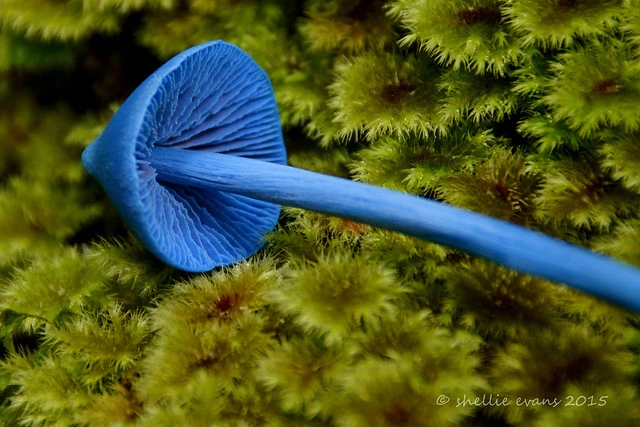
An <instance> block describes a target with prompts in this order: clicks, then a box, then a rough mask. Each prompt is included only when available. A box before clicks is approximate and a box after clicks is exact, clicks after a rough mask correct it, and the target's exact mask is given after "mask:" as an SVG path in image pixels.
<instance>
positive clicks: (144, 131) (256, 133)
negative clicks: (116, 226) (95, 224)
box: [82, 41, 286, 272]
mask: <svg viewBox="0 0 640 427" xmlns="http://www.w3.org/2000/svg"><path fill="white" fill-rule="evenodd" d="M155 147H173V148H183V149H191V150H198V151H201V152H215V153H226V154H229V155H232V156H245V157H248V158H253V159H259V160H262V161H264V162H273V163H279V164H285V163H286V152H285V148H284V143H283V140H282V130H281V126H280V116H279V113H278V109H277V106H276V101H275V98H274V96H273V89H272V87H271V82H270V81H269V78H268V77H267V75H266V74H265V73H264V71H263V70H262V69H261V68H260V67H259V66H258V65H257V64H256V63H255V62H254V61H253V59H252V58H251V57H250V56H249V55H247V54H246V53H244V52H243V51H242V50H240V49H239V48H237V47H236V46H233V45H231V44H228V43H225V42H222V41H214V42H209V43H205V44H202V45H199V46H196V47H193V48H191V49H188V50H186V51H184V52H182V53H180V54H179V55H177V56H175V57H174V58H172V59H171V60H169V61H168V62H167V63H165V64H164V65H163V66H162V67H160V68H159V69H158V70H157V71H156V72H154V73H153V74H152V75H151V76H150V77H149V78H147V79H146V80H145V81H144V82H143V83H142V84H141V85H140V86H139V87H138V88H137V89H136V90H135V91H134V92H133V93H132V94H131V96H130V97H129V98H128V99H127V100H126V101H125V102H124V104H123V105H122V107H121V108H120V109H119V110H118V111H117V112H116V114H115V115H114V116H113V118H112V119H111V121H110V122H109V124H108V125H107V127H106V128H105V130H104V132H103V133H102V134H101V135H100V136H99V137H98V138H97V139H96V140H95V141H94V142H93V143H92V144H91V145H90V146H89V147H88V148H87V149H86V150H85V152H84V153H83V155H82V163H83V165H84V167H85V169H86V170H87V171H88V172H89V173H90V174H91V175H93V176H94V177H96V178H97V179H98V181H100V183H101V184H102V186H103V188H104V189H105V191H106V192H107V194H108V195H109V197H110V198H111V200H112V201H113V203H114V205H115V206H116V208H117V210H118V211H119V213H120V215H121V216H122V218H123V219H124V221H125V223H126V224H127V226H128V228H129V229H130V230H131V231H132V232H133V234H134V235H135V236H136V237H137V238H138V239H139V240H140V241H141V242H142V243H143V244H144V245H145V246H146V247H147V248H148V249H149V250H150V251H151V252H152V253H153V254H154V255H155V256H157V257H158V258H159V259H160V260H162V261H164V262H165V263H167V264H169V265H171V266H174V267H176V268H178V269H181V270H185V271H190V272H201V271H208V270H212V269H213V268H215V267H218V266H222V265H229V264H233V263H235V262H238V261H241V260H243V259H245V258H247V257H248V256H250V255H252V254H253V253H255V252H256V251H257V250H258V249H260V248H261V247H262V245H263V241H262V239H263V237H264V235H265V234H266V233H267V232H268V231H271V230H273V228H274V227H275V224H276V222H277V220H278V217H279V214H280V206H278V205H275V204H272V203H269V202H264V201H260V200H255V199H250V198H247V197H244V196H242V195H237V194H232V193H222V192H219V191H217V190H215V189H202V188H198V189H196V188H193V187H181V186H173V185H170V184H169V185H161V184H159V183H158V182H157V181H156V173H155V171H154V169H153V168H152V167H151V166H150V161H149V156H150V154H151V152H152V150H153V149H154V148H155Z"/></svg>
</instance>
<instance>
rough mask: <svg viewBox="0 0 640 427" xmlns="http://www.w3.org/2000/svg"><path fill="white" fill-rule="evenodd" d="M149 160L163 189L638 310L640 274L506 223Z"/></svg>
mask: <svg viewBox="0 0 640 427" xmlns="http://www.w3.org/2000/svg"><path fill="white" fill-rule="evenodd" d="M149 160H150V163H151V166H152V167H153V168H154V169H155V170H156V173H157V180H158V181H160V182H164V183H167V184H176V185H179V186H189V187H198V188H207V189H215V190H219V191H224V192H231V193H236V194H240V195H243V196H247V197H250V198H253V199H259V200H263V201H268V202H272V203H276V204H282V205H287V206H293V207H298V208H304V209H309V210H313V211H317V212H323V213H327V214H330V215H335V216H339V217H342V218H347V219H350V220H353V221H357V222H362V223H366V224H369V225H373V226H377V227H381V228H385V229H388V230H394V231H399V232H401V233H404V234H408V235H411V236H415V237H419V238H422V239H426V240H429V241H433V242H436V243H440V244H443V245H446V246H450V247H453V248H457V249H461V250H463V251H465V252H468V253H470V254H473V255H477V256H479V257H482V258H486V259H489V260H491V261H494V262H496V263H498V264H501V265H503V266H505V267H508V268H511V269H514V270H516V271H519V272H522V273H527V274H531V275H533V276H538V277H541V278H544V279H548V280H551V281H554V282H560V283H565V284H567V285H569V286H572V287H573V288H575V289H579V290H581V291H584V292H587V293H590V294H592V295H595V296H598V297H601V298H604V299H607V300H609V301H612V302H614V303H617V304H619V305H622V306H624V307H627V308H629V309H632V310H636V311H640V270H638V269H636V268H634V267H631V266H629V265H626V264H624V263H621V262H618V261H616V260H614V259H611V258H608V257H605V256H603V255H600V254H597V253H595V252H592V251H589V250H587V249H583V248H580V247H578V246H574V245H571V244H569V243H567V242H564V241H561V240H558V239H555V238H552V237H549V236H547V235H544V234H542V233H539V232H536V231H533V230H530V229H527V228H524V227H521V226H518V225H514V224H511V223H508V222H506V221H502V220H498V219H495V218H491V217H487V216H485V215H481V214H478V213H474V212H470V211H465V210H462V209H459V208H455V207H452V206H449V205H446V204H443V203H440V202H436V201H433V200H428V199H424V198H421V197H417V196H413V195H409V194H404V193H401V192H398V191H393V190H388V189H384V188H380V187H376V186H373V185H370V184H364V183H359V182H355V181H350V180H348V179H343V178H338V177H333V176H328V175H322V174H319V173H315V172H310V171H307V170H303V169H297V168H293V167H290V166H283V165H279V164H274V163H270V162H264V161H261V160H256V159H249V158H244V157H237V156H232V155H228V154H219V153H214V152H210V151H196V150H184V149H177V148H169V147H155V148H154V150H153V151H152V153H151V157H150V159H149Z"/></svg>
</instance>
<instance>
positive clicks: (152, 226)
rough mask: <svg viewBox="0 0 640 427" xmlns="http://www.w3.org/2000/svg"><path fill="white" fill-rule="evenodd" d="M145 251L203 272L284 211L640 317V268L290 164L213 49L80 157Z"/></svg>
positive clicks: (255, 76) (123, 112)
mask: <svg viewBox="0 0 640 427" xmlns="http://www.w3.org/2000/svg"><path fill="white" fill-rule="evenodd" d="M82 162H83V165H84V167H85V169H86V170H87V171H88V172H89V173H90V174H92V175H93V176H95V177H96V178H97V179H98V180H99V181H100V183H101V184H102V186H103V188H104V189H105V191H106V192H107V194H108V195H109V197H110V198H111V200H112V201H113V203H114V205H115V206H116V208H117V209H118V211H119V212H120V214H121V215H122V217H123V219H124V221H125V223H126V224H127V226H128V227H129V228H130V230H131V231H132V232H133V233H134V234H135V235H136V236H137V238H138V239H140V241H141V242H142V243H143V244H144V245H145V246H146V247H147V248H148V249H149V250H150V251H151V252H152V253H153V254H154V255H155V256H157V257H158V258H159V259H160V260H162V261H164V262H165V263H167V264H169V265H171V266H173V267H176V268H178V269H181V270H185V271H189V272H203V271H208V270H211V269H214V268H216V267H219V266H224V265H229V264H233V263H235V262H238V261H240V260H243V259H245V258H247V257H249V256H250V255H252V254H254V253H255V252H256V251H258V250H259V249H260V248H261V247H262V245H263V237H264V235H265V234H266V233H268V232H269V231H271V230H273V228H274V227H275V225H276V222H277V220H278V216H279V213H280V205H287V206H294V207H299V208H304V209H310V210H314V211H318V212H323V213H327V214H331V215H336V216H340V217H343V218H347V219H350V220H353V221H358V222H363V223H366V224H370V225H374V226H378V227H382V228H386V229H390V230H394V231H399V232H401V233H405V234H409V235H412V236H416V237H419V238H423V239H427V240H430V241H433V242H436V243H440V244H444V245H447V246H451V247H454V248H457V249H461V250H464V251H466V252H468V253H471V254H473V255H477V256H480V257H483V258H486V259H489V260H491V261H494V262H497V263H499V264H502V265H504V266H505V267H508V268H512V269H514V270H517V271H520V272H523V273H527V274H531V275H534V276H538V277H542V278H545V279H548V280H551V281H555V282H560V283H564V284H567V285H570V286H572V287H574V288H576V289H579V290H582V291H584V292H587V293H590V294H593V295H596V296H598V297H601V298H604V299H607V300H609V301H612V302H614V303H617V304H619V305H621V306H624V307H627V308H630V309H632V310H636V311H640V270H638V269H636V268H633V267H631V266H629V265H627V264H623V263H621V262H618V261H616V260H614V259H611V258H608V257H605V256H602V255H599V254H597V253H594V252H592V251H589V250H587V249H583V248H580V247H577V246H574V245H571V244H569V243H566V242H563V241H561V240H557V239H554V238H552V237H549V236H546V235H544V234H541V233H538V232H536V231H532V230H529V229H526V228H524V227H520V226H517V225H514V224H511V223H508V222H505V221H501V220H498V219H495V218H491V217H487V216H484V215H480V214H477V213H474V212H469V211H465V210H462V209H458V208H455V207H452V206H449V205H446V204H443V203H440V202H437V201H433V200H428V199H424V198H421V197H417V196H413V195H408V194H404V193H400V192H397V191H392V190H388V189H384V188H380V187H376V186H372V185H369V184H364V183H359V182H354V181H350V180H347V179H342V178H337V177H332V176H326V175H322V174H318V173H314V172H310V171H305V170H301V169H296V168H292V167H289V166H286V151H285V147H284V142H283V138H282V131H281V127H280V120H279V114H278V109H277V105H276V101H275V98H274V96H273V90H272V87H271V83H270V81H269V78H268V77H267V75H266V74H265V73H264V71H263V70H262V69H261V68H260V67H259V66H258V65H257V64H256V63H255V62H254V61H253V60H252V59H251V57H250V56H248V55H247V54H246V53H244V52H243V51H242V50H240V49H239V48H237V47H235V46H233V45H231V44H228V43H225V42H222V41H213V42H209V43H205V44H202V45H199V46H195V47H193V48H191V49H188V50H186V51H184V52H182V53H181V54H179V55H177V56H175V57H174V58H172V59H171V60H169V61H168V62H167V63H166V64H164V65H163V66H162V67H160V68H159V69H158V70H157V71H156V72H155V73H153V74H152V75H151V76H150V77H149V78H147V80H145V81H144V82H143V83H142V84H141V85H140V86H139V87H138V88H137V89H136V90H135V91H134V92H133V94H132V95H131V96H130V97H129V98H128V99H127V100H126V101H125V103H124V104H123V105H122V107H121V108H120V109H119V110H118V112H117V113H116V114H115V115H114V117H113V118H112V120H111V121H110V123H109V124H108V125H107V127H106V128H105V130H104V132H103V133H102V134H101V135H100V136H99V137H98V138H97V139H96V140H95V141H94V142H93V143H92V144H91V145H90V146H89V147H87V149H86V150H85V152H84V153H83V155H82Z"/></svg>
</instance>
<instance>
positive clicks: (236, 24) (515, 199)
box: [0, 0, 640, 426]
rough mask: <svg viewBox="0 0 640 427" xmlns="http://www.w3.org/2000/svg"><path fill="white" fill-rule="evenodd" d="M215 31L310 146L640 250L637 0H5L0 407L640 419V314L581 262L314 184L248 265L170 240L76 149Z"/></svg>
mask: <svg viewBox="0 0 640 427" xmlns="http://www.w3.org/2000/svg"><path fill="white" fill-rule="evenodd" d="M214 39H224V40H226V41H229V42H231V43H235V44H237V45H238V46H240V47H241V48H243V49H245V50H246V51H247V52H248V53H249V54H251V55H252V56H253V57H254V58H255V59H256V61H257V62H258V63H259V64H260V65H261V66H262V67H263V68H264V69H265V70H266V72H267V73H268V74H269V76H270V77H271V79H272V82H273V85H274V89H275V93H276V97H277V99H278V102H279V108H280V111H281V115H282V124H283V126H284V130H285V139H286V143H287V147H288V151H289V157H290V158H289V161H290V163H291V164H292V165H294V166H298V167H302V168H307V169H312V170H316V171H321V172H324V173H329V174H334V175H339V176H343V177H347V178H351V179H355V180H360V181H365V182H370V183H373V184H377V185H381V186H385V187H388V188H393V189H396V190H400V191H406V192H409V193H414V194H418V195H421V196H424V197H429V198H433V199H437V200H441V201H443V202H446V203H451V204H454V205H457V206H460V207H463V208H467V209H472V210H474V211H477V212H481V213H484V214H488V215H492V216H495V217H498V218H502V219H505V220H508V221H512V222H515V223H518V224H521V225H523V226H526V227H530V228H533V229H536V230H540V231H543V232H545V233H547V234H551V235H554V236H556V237H560V238H562V239H565V240H568V241H571V242H573V243H575V244H578V245H581V246H585V247H588V248H591V249H594V250H597V251H601V252H604V253H607V254H609V255H611V256H613V257H617V258H619V259H621V260H624V261H626V262H629V263H632V264H635V265H637V266H640V212H639V210H638V207H639V204H640V202H639V200H640V199H639V193H640V56H639V53H640V3H639V2H638V1H637V0H606V1H605V0H512V1H500V0H455V1H449V0H446V1H445V0H431V1H426V0H423V1H410V0H396V1H389V2H386V1H358V0H328V1H321V0H307V1H302V0H301V1H294V0H263V1H259V0H254V1H251V0H242V1H232V0H0V342H1V344H0V359H1V362H0V423H2V424H3V425H6V426H15V425H29V426H30V425H55V426H68V425H74V426H75V425H78V426H82V425H89V426H129V425H131V426H177V425H181V426H182V425H184V426H206V425H216V426H217V425H234V426H236V425H269V426H281V425H282V426H288V425H291V426H294V425H331V426H332V425H336V426H374V425H376V426H377V425H409V426H429V425H432V426H447V425H453V426H457V425H463V426H480V425H491V426H500V425H503V426H520V425H522V426H570V425H580V426H590V425H594V426H596V425H597V426H605V425H607V426H608V425H611V426H613V425H615V426H638V425H640V316H638V314H634V313H629V312H627V311H624V310H622V309H620V308H617V307H614V306H611V305H609V304H607V303H605V302H603V301H599V300H597V299H595V298H593V297H590V296H588V295H584V294H581V293H578V292H575V291H573V290H571V289H568V288H566V287H564V286H560V285H556V284H552V283H549V282H546V281H544V280H540V279H536V278H532V277H528V276H524V275H520V274H517V273H514V272H511V271H507V270H505V269H503V268H501V267H499V266H496V265H493V264H491V263H489V262H485V261H483V260H480V259H474V258H472V257H469V256H468V255H466V254H464V253H461V252H458V251H455V250H451V249H448V248H445V247H441V246H438V245H435V244H431V243H429V242H425V241H419V240H416V239H413V238H409V237H406V236H403V235H399V234H396V233H390V232H387V231H384V230H379V229H375V228H372V227H369V226H365V225H361V224H357V223H353V222H349V221H345V220H341V219H338V218H332V217H328V216H325V215H320V214H315V213H310V212H305V211H301V210H297V209H285V211H284V214H283V216H282V218H281V221H280V224H279V225H278V228H277V229H276V230H275V231H274V232H273V233H272V234H270V235H269V236H267V244H266V246H265V249H264V250H262V251H261V252H260V253H259V254H257V255H256V256H254V257H252V258H251V259H249V260H247V261H246V262H244V263H241V264H239V265H236V266H233V267H229V268H225V269H221V270H220V271H214V272H211V273H209V274H199V275H193V274H185V273H181V272H179V271H175V270H172V269H170V268H168V267H166V266H163V265H162V264H160V263H159V262H157V261H156V260H155V259H153V258H152V257H151V256H150V255H149V254H148V253H147V252H146V251H145V250H144V249H143V248H142V247H140V246H139V244H138V243H137V242H136V241H135V239H133V238H131V237H130V236H129V235H128V233H127V231H126V229H125V228H124V227H123V225H122V223H121V220H120V219H119V217H118V216H117V214H116V213H115V212H114V210H113V208H112V207H111V205H110V202H109V201H108V200H107V199H106V197H105V195H104V193H103V192H102V191H101V189H100V187H99V186H98V184H97V183H96V182H94V181H93V180H92V179H90V178H89V177H88V176H87V175H86V173H85V172H84V171H83V170H82V166H81V164H80V154H81V152H82V150H83V148H84V147H85V146H86V145H87V144H89V143H90V142H91V141H92V140H93V139H94V138H95V137H96V136H97V135H98V134H99V133H100V131H101V130H102V129H103V127H104V126H105V124H106V123H107V122H108V120H109V118H110V117H111V115H112V114H113V112H114V111H115V110H116V109H117V107H118V105H119V103H121V102H122V101H123V100H124V99H125V98H126V96H127V95H128V94H129V93H130V92H131V91H132V90H133V89H134V88H135V87H136V86H137V84H138V83H140V82H141V81H142V80H143V79H144V78H145V77H146V76H147V75H148V74H149V73H151V72H152V71H153V70H154V69H155V68H157V67H158V66H159V65H160V64H161V63H162V62H163V61H165V60H166V59H168V58H169V57H171V56H172V55H174V54H176V53H178V52H180V51H182V50H184V49H186V48H188V47H190V46H192V45H195V44H198V43H201V42H205V41H208V40H214ZM639 285H640V284H639ZM639 289H640V288H639ZM639 292H640V291H639ZM498 395H499V396H500V397H499V399H498ZM440 396H447V397H448V398H450V399H451V401H450V402H449V403H448V404H442V403H443V402H444V401H443V400H442V399H443V398H442V397H440ZM476 398H480V399H481V400H480V402H479V404H477V405H472V404H466V405H458V404H457V403H458V399H469V400H468V401H469V402H470V401H473V399H476ZM482 398H484V402H483V401H482ZM504 398H507V399H508V402H509V404H503V405H496V402H503V400H502V399H504ZM518 398H520V399H531V400H529V401H528V402H529V403H530V404H529V405H522V404H521V405H517V403H516V402H517V399H518ZM439 399H440V400H439ZM536 399H538V400H536ZM542 399H548V400H547V401H546V402H545V401H542ZM554 399H558V400H557V401H559V402H560V403H559V404H557V405H550V404H549V403H550V402H552V401H554ZM491 402H493V403H491ZM438 403H440V405H439V404H438ZM521 403H522V401H521Z"/></svg>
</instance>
